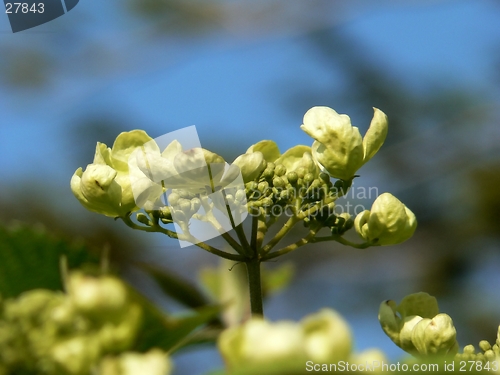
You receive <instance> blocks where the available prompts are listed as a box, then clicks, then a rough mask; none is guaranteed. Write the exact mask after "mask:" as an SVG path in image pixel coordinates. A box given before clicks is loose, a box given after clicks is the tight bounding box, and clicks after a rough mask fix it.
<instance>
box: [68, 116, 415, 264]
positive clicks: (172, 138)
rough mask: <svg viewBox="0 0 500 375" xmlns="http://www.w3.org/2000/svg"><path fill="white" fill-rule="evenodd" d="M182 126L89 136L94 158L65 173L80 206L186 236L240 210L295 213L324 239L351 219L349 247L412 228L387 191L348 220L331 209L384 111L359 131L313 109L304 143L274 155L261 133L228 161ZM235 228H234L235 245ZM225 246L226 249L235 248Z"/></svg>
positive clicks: (378, 135) (376, 133)
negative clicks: (109, 141) (323, 232)
mask: <svg viewBox="0 0 500 375" xmlns="http://www.w3.org/2000/svg"><path fill="white" fill-rule="evenodd" d="M192 128H194V127H191V128H185V129H181V130H178V131H175V132H172V133H168V134H166V135H164V136H162V137H158V138H156V139H154V140H153V139H151V138H150V137H149V136H148V135H147V134H146V133H145V132H143V131H140V130H134V131H131V132H128V133H121V134H120V135H119V136H118V138H117V139H116V141H115V143H114V145H113V147H112V148H108V147H107V146H106V145H104V144H101V143H98V144H97V148H96V153H95V157H94V162H93V163H92V164H90V165H88V166H87V168H86V169H85V171H83V170H82V168H79V169H78V170H77V171H76V172H75V174H74V175H73V178H72V180H71V188H72V191H73V193H74V194H75V196H76V197H77V198H78V200H79V201H80V202H81V203H82V204H83V205H84V206H85V207H87V208H88V209H90V210H93V211H96V212H100V213H103V214H105V215H107V216H112V217H121V218H122V219H123V220H124V221H125V222H126V223H127V225H129V226H132V227H133V228H136V229H143V230H147V231H158V232H163V233H166V234H167V235H169V236H171V237H175V238H178V239H179V240H181V241H185V243H189V244H193V243H194V244H199V243H200V242H203V241H205V240H209V239H211V238H214V237H216V236H220V235H224V234H225V233H227V232H229V231H231V230H233V229H234V230H236V231H238V230H237V229H236V228H237V227H238V226H239V225H240V224H242V223H243V221H244V220H245V218H246V217H247V216H248V215H250V216H253V217H254V218H256V217H257V218H259V219H260V220H261V221H262V222H264V221H265V222H266V226H267V225H270V224H272V223H274V222H275V221H276V220H275V218H277V217H280V216H282V215H287V216H289V217H290V218H293V224H295V223H296V222H299V221H302V222H303V223H304V225H305V226H306V227H310V228H311V231H313V232H314V233H317V232H318V231H319V230H320V229H321V228H329V229H330V231H331V234H332V236H331V239H334V240H338V238H339V237H340V236H342V235H343V234H344V233H345V232H346V231H347V230H349V229H351V228H352V227H355V228H356V231H357V233H358V234H359V235H360V236H361V238H362V239H363V240H364V241H365V242H364V243H363V244H359V245H355V246H358V247H368V246H378V245H394V244H398V243H401V242H404V241H406V240H407V239H409V238H410V237H411V236H412V235H413V233H414V231H415V229H416V226H417V222H416V219H415V215H414V214H413V213H412V212H411V211H410V210H409V209H408V208H407V207H406V206H405V205H404V204H403V203H401V202H400V201H399V200H398V199H397V198H395V197H394V196H392V195H391V194H389V193H384V194H382V195H381V196H379V197H378V198H377V199H376V200H375V202H374V203H373V206H372V209H371V210H365V211H363V212H362V213H360V214H358V215H357V217H356V218H355V220H354V218H353V217H351V215H350V214H349V213H347V212H345V213H337V212H335V208H336V207H335V202H336V200H337V199H338V198H339V197H341V196H343V195H345V194H346V193H347V191H348V190H349V188H350V187H351V185H352V182H353V179H354V178H355V177H357V175H356V172H357V171H358V169H359V168H361V167H362V166H363V165H364V164H365V163H366V162H368V161H369V160H370V159H371V158H372V157H373V156H374V155H375V154H376V153H377V151H378V150H379V149H380V147H381V146H382V145H383V143H384V141H385V138H386V136H387V130H388V122H387V116H386V115H385V114H384V113H383V112H382V111H380V110H378V109H374V116H373V119H372V121H371V123H370V127H369V128H368V130H367V132H366V134H365V136H364V137H362V136H361V134H360V132H359V129H358V128H357V127H355V126H352V125H351V120H350V119H349V117H348V116H347V115H341V114H338V113H337V112H335V111H334V110H333V109H331V108H327V107H313V108H311V109H310V110H309V111H307V113H306V114H305V116H304V120H303V125H302V126H301V128H302V129H303V130H304V131H305V132H306V133H307V134H308V135H310V136H311V137H312V138H313V139H314V141H313V143H312V146H311V147H310V146H306V145H297V146H293V147H291V148H290V149H288V150H287V151H285V152H284V153H281V152H280V150H279V148H278V146H277V144H276V143H275V142H273V141H271V140H263V141H260V142H258V143H256V144H254V145H252V146H251V147H249V148H248V150H247V151H246V152H245V153H244V154H242V155H240V156H238V157H237V158H236V159H235V160H234V161H233V163H232V164H228V163H227V162H226V161H225V160H224V159H223V158H222V157H221V156H220V155H217V154H216V153H213V152H211V151H209V150H206V149H203V148H201V146H200V145H199V140H198V141H195V142H192V139H194V138H196V139H198V138H197V134H196V132H195V130H193V129H192ZM185 131H186V132H188V133H186V134H185ZM193 131H194V133H193ZM138 208H143V209H144V210H145V212H146V213H145V214H144V213H138V214H137V216H136V218H137V220H138V221H139V222H140V223H142V224H145V225H146V226H147V227H150V228H146V229H144V227H142V228H141V227H137V226H134V224H133V223H132V222H131V221H130V219H129V217H130V214H131V212H133V211H135V210H137V209H138ZM337 211H338V210H337ZM161 224H174V226H175V232H174V231H169V230H165V229H163V228H160V225H161ZM266 231H267V229H266ZM242 236H243V234H242V232H241V230H240V231H239V232H238V237H239V239H240V242H241V244H240V245H241V246H243V247H244V246H245V241H244V240H243V241H242ZM226 239H227V236H226ZM229 241H230V240H229ZM248 242H249V243H250V242H251V241H248ZM306 242H307V241H306ZM253 243H259V241H253ZM343 243H345V244H347V243H348V241H343ZM230 244H231V245H232V247H233V248H235V249H236V248H237V247H239V246H240V245H238V246H236V245H235V243H231V241H230ZM181 246H184V245H183V243H181ZM205 248H206V247H205ZM236 250H238V249H236ZM254 251H258V249H254ZM241 253H242V252H241V251H240V254H241ZM244 253H248V251H246V252H244ZM264 253H265V252H264ZM247 255H248V254H247Z"/></svg>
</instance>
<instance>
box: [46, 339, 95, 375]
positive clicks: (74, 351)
mask: <svg viewBox="0 0 500 375" xmlns="http://www.w3.org/2000/svg"><path fill="white" fill-rule="evenodd" d="M100 354H101V353H100V346H99V345H98V343H97V341H96V339H95V338H94V337H93V336H75V337H72V338H70V339H67V340H64V341H61V342H60V343H58V344H57V345H56V346H54V347H53V348H52V350H51V353H50V357H51V359H52V360H53V361H54V363H55V364H56V366H57V367H58V368H59V371H57V372H56V373H64V374H68V375H85V374H88V373H90V369H91V367H92V365H93V364H94V363H95V362H96V361H97V359H98V358H99V356H100Z"/></svg>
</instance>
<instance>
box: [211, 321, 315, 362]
mask: <svg viewBox="0 0 500 375" xmlns="http://www.w3.org/2000/svg"><path fill="white" fill-rule="evenodd" d="M303 340H304V333H303V330H302V327H301V326H300V325H298V324H296V323H293V322H278V323H269V322H267V321H265V320H263V319H258V318H253V319H250V320H248V321H247V322H245V323H244V324H243V325H242V326H239V327H232V328H229V329H226V330H225V331H223V332H222V333H221V335H220V336H219V340H218V343H217V345H218V347H219V350H220V352H221V354H222V357H223V358H224V362H225V363H226V365H227V367H228V369H229V370H230V371H233V370H236V369H244V368H245V367H248V366H256V365H269V364H276V363H280V364H285V363H286V362H288V361H294V360H301V359H303V358H305V353H304V346H303Z"/></svg>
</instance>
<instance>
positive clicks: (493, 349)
mask: <svg viewBox="0 0 500 375" xmlns="http://www.w3.org/2000/svg"><path fill="white" fill-rule="evenodd" d="M455 360H456V361H458V362H460V361H474V362H482V363H487V362H492V361H496V364H497V365H498V363H499V362H500V326H498V331H497V338H496V340H495V343H494V344H493V345H491V344H490V343H489V342H488V341H487V340H482V341H480V342H479V350H478V351H476V348H475V347H474V345H466V346H465V347H464V350H463V352H462V353H457V355H456V356H455Z"/></svg>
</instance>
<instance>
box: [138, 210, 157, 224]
mask: <svg viewBox="0 0 500 375" xmlns="http://www.w3.org/2000/svg"><path fill="white" fill-rule="evenodd" d="M136 218H137V221H138V222H139V223H142V224H145V225H149V226H150V225H152V224H153V223H152V222H151V220H149V217H148V216H147V215H144V214H143V213H142V212H139V213H138V214H137V215H136Z"/></svg>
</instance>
